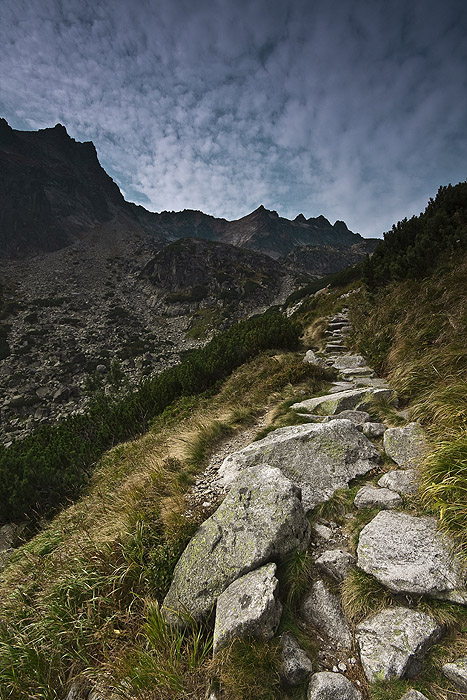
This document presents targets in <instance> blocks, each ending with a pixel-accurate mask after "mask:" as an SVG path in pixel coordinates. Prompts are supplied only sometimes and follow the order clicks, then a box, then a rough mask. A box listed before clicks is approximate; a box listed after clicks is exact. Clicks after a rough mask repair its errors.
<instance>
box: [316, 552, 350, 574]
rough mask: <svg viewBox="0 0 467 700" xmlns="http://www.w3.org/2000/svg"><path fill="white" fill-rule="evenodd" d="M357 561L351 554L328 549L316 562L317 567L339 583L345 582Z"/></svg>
mask: <svg viewBox="0 0 467 700" xmlns="http://www.w3.org/2000/svg"><path fill="white" fill-rule="evenodd" d="M356 563H357V560H356V559H355V557H354V556H353V554H350V552H343V551H342V550H341V549H328V550H327V551H326V552H323V553H322V555H321V556H320V557H318V559H317V560H316V562H315V564H316V566H317V567H318V568H319V569H321V570H322V571H324V572H325V573H327V574H328V575H329V576H332V577H333V578H335V579H336V580H337V581H343V580H344V579H345V577H346V576H347V574H348V573H349V571H350V569H351V568H352V567H353V566H355V564H356Z"/></svg>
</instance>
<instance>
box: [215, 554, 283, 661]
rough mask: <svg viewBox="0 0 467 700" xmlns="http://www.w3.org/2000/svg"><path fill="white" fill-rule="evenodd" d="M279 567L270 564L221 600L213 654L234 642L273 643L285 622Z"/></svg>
mask: <svg viewBox="0 0 467 700" xmlns="http://www.w3.org/2000/svg"><path fill="white" fill-rule="evenodd" d="M275 573H276V565H275V564H266V565H265V566H262V567H261V568H260V569H256V571H250V573H248V574H245V576H242V577H241V578H238V579H237V580H236V581H234V582H233V583H231V584H230V586H229V587H228V588H226V590H225V591H224V592H223V593H221V594H220V596H219V598H218V599H217V607H216V622H215V625H214V640H213V651H214V653H215V654H216V653H217V652H218V651H219V650H220V649H222V647H223V646H225V645H226V644H228V643H229V642H230V641H231V640H232V639H238V638H240V637H246V636H248V637H256V638H258V639H271V637H273V636H274V632H275V631H276V629H277V626H278V624H279V622H280V619H281V614H282V605H281V603H280V601H279V600H278V597H277V595H278V587H279V581H278V580H277V578H276V577H275Z"/></svg>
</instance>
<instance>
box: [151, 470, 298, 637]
mask: <svg viewBox="0 0 467 700" xmlns="http://www.w3.org/2000/svg"><path fill="white" fill-rule="evenodd" d="M309 539H310V525H309V523H308V520H307V519H306V517H305V512H304V510H303V506H302V503H301V494H300V489H299V488H298V487H297V486H296V485H295V484H294V483H292V482H291V481H290V480H289V479H288V478H287V477H286V476H284V474H282V472H281V471H280V470H279V469H276V468H273V467H270V466H269V465H267V464H262V465H259V466H255V467H251V468H249V469H246V470H245V471H244V472H242V474H240V475H239V478H238V480H237V481H236V482H235V483H234V484H232V487H231V489H230V492H229V493H228V495H227V496H226V498H225V499H224V501H223V502H222V503H221V505H220V506H219V508H218V509H217V510H216V512H215V513H214V514H213V515H212V516H211V517H210V518H208V519H207V520H206V521H205V522H204V523H203V525H201V527H200V528H199V530H198V531H197V532H196V534H195V535H194V537H193V538H192V539H191V541H190V542H189V544H188V546H187V547H186V549H185V551H184V552H183V554H182V556H181V557H180V559H179V561H178V563H177V565H176V567H175V571H174V576H173V580H172V585H171V586H170V589H169V592H168V593H167V596H166V598H165V600H164V603H163V606H162V612H163V614H164V617H165V619H166V620H167V621H168V622H169V623H170V624H179V625H181V624H183V622H184V619H185V620H186V616H187V615H189V616H191V617H192V618H194V619H196V620H199V619H201V618H202V617H204V616H205V615H207V614H208V613H209V612H210V611H211V609H212V608H213V606H214V603H215V602H216V600H217V598H218V596H219V595H220V594H221V593H222V592H223V591H225V589H226V588H227V586H229V585H230V584H231V583H232V582H233V581H235V579H237V578H239V577H240V576H243V575H244V574H246V573H248V572H249V571H252V570H253V569H256V568H258V567H259V566H261V565H262V564H265V563H266V562H268V561H270V560H271V559H273V560H274V561H280V560H281V559H283V558H284V557H285V556H286V555H287V554H289V553H290V552H292V551H294V550H295V549H297V548H305V547H306V546H307V544H308V542H309Z"/></svg>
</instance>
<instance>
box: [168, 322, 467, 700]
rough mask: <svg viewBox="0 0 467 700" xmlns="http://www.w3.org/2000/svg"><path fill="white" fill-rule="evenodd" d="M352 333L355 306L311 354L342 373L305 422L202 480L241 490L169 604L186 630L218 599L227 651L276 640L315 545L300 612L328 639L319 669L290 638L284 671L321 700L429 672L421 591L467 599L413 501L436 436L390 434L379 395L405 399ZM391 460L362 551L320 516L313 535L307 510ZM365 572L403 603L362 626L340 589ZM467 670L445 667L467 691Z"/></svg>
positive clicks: (214, 522)
mask: <svg viewBox="0 0 467 700" xmlns="http://www.w3.org/2000/svg"><path fill="white" fill-rule="evenodd" d="M349 330H350V324H349V323H348V319H347V311H346V310H345V309H344V310H343V311H342V312H340V313H338V314H336V315H335V316H334V317H333V318H332V319H331V320H330V321H329V324H328V329H327V331H326V338H327V343H326V346H325V347H324V350H323V353H322V354H321V355H317V354H316V353H315V352H313V351H312V350H309V351H307V353H306V355H305V358H304V362H310V363H312V364H317V365H320V366H323V365H324V364H326V365H328V366H331V367H333V368H334V369H336V370H337V372H338V378H337V380H336V381H334V382H333V383H332V385H331V387H330V389H329V391H328V393H327V395H326V396H321V397H316V398H313V399H308V400H306V401H301V402H297V403H296V404H294V405H293V406H292V409H294V410H295V411H296V412H297V414H298V415H299V416H301V417H302V419H303V424H301V425H294V426H290V427H285V428H280V429H277V430H275V431H273V432H271V433H269V434H268V435H267V437H266V438H264V439H263V440H259V441H257V442H254V443H252V444H248V445H246V446H244V447H243V446H241V445H239V442H238V439H234V440H233V441H232V442H231V443H230V444H226V445H224V449H223V455H222V456H224V460H223V462H222V464H221V465H220V468H219V457H220V455H219V454H217V455H216V457H215V459H214V460H212V462H211V463H210V465H209V467H208V469H207V470H206V472H205V473H203V475H202V477H201V478H200V480H199V482H198V484H197V489H198V493H200V494H204V493H206V492H209V493H212V494H216V496H217V497H218V496H219V489H220V487H221V486H223V487H224V488H225V489H226V490H227V493H228V495H227V497H226V498H225V499H224V501H223V502H222V503H221V505H220V506H219V508H218V509H217V510H216V511H215V512H214V514H213V515H212V516H211V517H210V518H209V519H208V520H207V521H206V522H205V523H204V524H203V525H202V527H201V528H200V530H199V531H198V532H197V533H196V535H195V536H194V537H193V539H192V541H191V542H190V544H189V545H188V547H187V549H186V550H185V552H184V553H183V555H182V557H181V558H180V560H179V562H178V564H177V567H176V569H175V573H174V579H173V582H172V585H171V588H170V591H169V593H168V595H167V597H166V599H165V601H164V605H163V608H162V610H163V612H164V614H165V616H166V619H167V620H168V621H170V623H171V624H177V625H183V624H184V623H185V621H186V615H187V614H188V615H190V616H192V617H195V618H196V619H200V618H201V617H203V616H206V615H208V614H210V613H211V612H213V611H214V610H215V609H216V601H217V599H219V604H218V606H217V614H216V617H215V625H216V649H215V650H216V651H217V649H218V648H220V646H221V645H222V643H223V640H224V639H225V640H227V639H228V640H231V639H234V638H236V637H241V636H246V635H253V636H256V637H259V638H263V639H269V638H271V636H273V635H274V633H275V630H276V629H277V626H278V623H279V619H280V614H281V604H280V602H279V599H278V589H279V582H278V581H277V579H276V577H275V573H276V568H275V565H276V564H277V563H280V561H281V560H282V559H283V558H284V557H285V556H287V555H288V554H290V553H291V552H292V551H294V549H299V550H301V551H304V550H305V549H307V550H308V552H309V553H310V556H311V559H312V561H313V572H314V573H313V577H312V578H313V580H312V581H311V582H310V588H309V591H308V592H307V593H306V595H305V596H304V597H303V600H302V601H301V603H300V606H299V611H300V612H299V624H301V626H302V627H303V628H304V629H305V630H308V631H309V633H310V634H312V635H313V637H314V638H315V639H316V640H318V642H319V645H320V649H319V653H318V664H317V667H316V668H314V667H313V664H311V662H310V660H309V659H308V658H307V656H306V654H305V652H304V650H303V649H300V647H299V645H298V644H297V642H296V640H295V639H294V638H293V636H292V635H290V634H286V635H283V638H282V649H283V673H282V676H283V680H284V682H285V683H288V684H290V685H294V684H296V683H298V682H303V679H304V678H307V677H308V676H309V677H310V684H309V689H308V697H309V698H317V699H318V698H323V699H324V698H328V697H336V698H338V697H342V698H344V697H345V698H350V697H352V698H356V699H357V700H358V698H361V697H362V693H363V694H364V695H365V682H366V681H368V682H371V681H373V680H374V679H375V678H376V677H381V678H385V679H391V678H410V677H412V676H414V675H415V674H417V673H419V671H420V670H421V669H422V668H423V662H424V657H425V655H426V653H427V652H428V651H429V649H430V648H431V647H432V646H433V645H434V644H436V643H437V642H438V641H439V640H440V639H441V637H442V635H443V628H442V627H441V626H440V625H439V624H438V623H437V622H436V620H435V619H434V618H433V617H432V616H431V615H429V614H428V613H426V612H423V613H421V612H419V611H417V610H416V609H414V605H415V603H416V601H417V597H419V596H422V595H423V596H427V597H430V596H431V597H433V598H437V599H442V600H449V601H452V602H455V603H458V604H467V587H466V584H467V582H466V580H465V576H464V574H463V573H462V571H461V569H460V567H459V565H458V564H457V562H456V561H455V560H454V559H453V558H452V554H451V549H450V542H449V540H448V538H446V537H443V538H441V537H440V535H439V534H438V531H437V522H436V520H435V519H434V518H429V517H419V516H415V515H413V514H408V513H404V512H403V507H404V504H405V502H406V500H405V499H410V498H413V497H414V495H416V490H417V468H418V467H419V465H420V463H421V460H422V459H423V457H424V455H425V454H426V452H427V450H428V449H429V445H428V442H427V440H426V438H425V435H424V433H423V430H422V429H421V427H420V426H419V425H417V424H415V423H409V424H408V425H406V426H404V427H402V428H389V429H388V428H387V426H386V425H385V424H384V423H381V422H377V421H372V420H371V419H370V412H371V410H372V405H373V401H374V399H375V398H376V399H377V398H378V397H379V398H382V399H384V400H386V401H389V402H390V403H392V404H393V406H394V407H396V406H397V396H396V394H395V392H394V391H393V390H392V389H391V388H390V387H389V386H388V384H387V383H386V382H385V381H384V380H383V379H381V378H379V377H377V376H376V374H375V372H374V370H373V369H372V368H371V367H368V365H367V363H366V361H365V358H363V357H362V356H360V355H354V354H352V353H350V352H349V351H348V348H347V345H346V336H347V334H348V332H349ZM247 437H248V436H247V435H242V440H245V438H247ZM239 447H241V449H238V448H239ZM232 448H233V449H232ZM229 450H231V451H230V452H229ZM235 450H237V451H235ZM382 452H385V453H386V456H387V457H390V458H391V459H392V460H393V463H394V468H393V469H392V470H389V471H386V472H385V473H384V474H383V475H382V476H380V478H379V479H378V481H377V483H376V484H375V483H373V482H372V481H368V483H366V484H364V485H363V486H362V487H361V488H360V490H359V491H358V493H357V495H356V497H355V501H354V506H355V515H356V514H357V513H358V511H359V510H360V511H361V510H363V509H365V508H376V509H378V510H379V513H378V514H377V515H376V517H373V519H372V520H370V522H369V523H368V524H367V525H366V526H365V527H364V528H363V530H362V531H361V533H360V536H359V543H358V547H357V551H356V553H355V554H356V556H354V554H353V553H352V552H351V551H350V546H349V537H348V535H346V533H345V530H344V528H342V527H341V526H339V525H337V524H336V523H334V522H327V521H324V520H322V519H321V520H320V519H316V518H313V519H312V526H311V529H310V528H309V526H308V521H307V518H306V517H305V515H306V513H309V512H310V511H311V510H312V509H313V508H314V506H315V505H316V504H317V503H321V502H323V501H326V500H329V499H330V498H332V496H333V494H334V492H335V491H336V489H339V488H346V487H347V486H348V485H349V484H350V483H351V482H352V480H353V479H354V478H355V477H356V476H360V477H361V476H362V475H366V474H368V475H369V478H371V477H372V476H373V475H374V473H375V471H376V472H377V471H380V472H381V466H379V465H380V464H381V453H382ZM355 515H354V514H352V513H350V514H348V517H349V518H350V519H352V518H354V517H355ZM354 567H357V568H358V569H360V570H361V571H363V572H366V573H367V574H368V575H370V576H374V577H375V578H376V579H377V580H378V581H379V582H380V583H381V584H382V585H383V586H385V587H386V588H387V589H388V593H389V592H390V593H393V594H396V595H397V596H398V598H397V601H398V603H397V605H394V606H392V607H388V608H386V609H383V610H380V611H379V612H378V613H377V614H376V615H373V616H372V615H370V616H369V617H368V618H367V619H365V620H363V621H362V622H361V623H360V624H359V625H358V626H357V627H356V628H353V627H352V625H351V624H349V622H348V621H347V620H346V619H345V616H344V612H343V607H342V601H341V598H340V595H339V593H338V591H339V587H340V585H341V584H342V582H343V581H344V580H345V578H346V577H347V576H348V575H349V572H350V571H351V569H352V568H354ZM404 596H408V597H404ZM465 665H466V660H465V659H452V661H451V663H450V664H446V666H445V674H446V677H447V678H449V679H450V680H451V681H452V682H453V683H454V684H455V685H457V687H459V688H460V689H462V688H464V687H465V673H464V668H465ZM458 669H460V670H458ZM312 671H315V673H314V674H313V672H312ZM463 684H464V685H463ZM413 693H415V695H413V697H414V698H415V697H418V698H419V700H420V698H423V696H422V695H421V694H420V693H418V694H417V692H416V691H413ZM409 697H411V696H410V693H409V694H408V695H407V698H406V700H408V698H409Z"/></svg>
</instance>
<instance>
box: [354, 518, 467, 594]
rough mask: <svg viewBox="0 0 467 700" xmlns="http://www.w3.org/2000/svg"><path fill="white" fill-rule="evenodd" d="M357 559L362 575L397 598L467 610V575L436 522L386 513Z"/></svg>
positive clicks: (365, 537)
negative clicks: (446, 603)
mask: <svg viewBox="0 0 467 700" xmlns="http://www.w3.org/2000/svg"><path fill="white" fill-rule="evenodd" d="M357 555H358V562H357V563H358V566H359V567H360V569H363V571H365V572H366V573H367V574H372V575H373V576H374V577H375V578H376V579H377V580H378V581H379V582H380V583H382V584H383V585H384V586H386V587H387V588H389V590H391V591H393V592H394V593H408V594H412V595H427V596H430V597H431V598H437V599H439V600H450V601H452V602H455V603H463V604H464V605H465V604H467V590H466V587H465V584H466V581H465V575H464V574H463V573H462V570H461V567H460V565H459V563H458V562H457V561H456V560H455V559H453V557H452V554H451V550H450V540H449V539H448V538H447V536H442V535H441V534H440V533H439V532H438V530H437V521H436V519H435V518H430V517H416V516H414V515H408V514H407V513H399V512H391V511H381V512H380V513H378V515H376V517H375V518H373V520H371V521H370V522H369V523H368V525H365V527H364V528H363V530H362V531H361V533H360V538H359V542H358V547H357Z"/></svg>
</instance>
